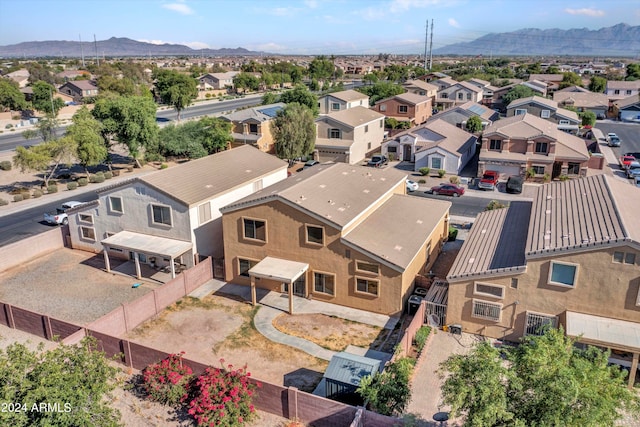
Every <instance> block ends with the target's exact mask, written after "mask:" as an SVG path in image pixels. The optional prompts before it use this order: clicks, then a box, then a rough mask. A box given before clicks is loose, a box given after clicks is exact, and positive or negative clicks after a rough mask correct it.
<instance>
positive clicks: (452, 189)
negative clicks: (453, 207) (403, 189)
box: [429, 184, 464, 197]
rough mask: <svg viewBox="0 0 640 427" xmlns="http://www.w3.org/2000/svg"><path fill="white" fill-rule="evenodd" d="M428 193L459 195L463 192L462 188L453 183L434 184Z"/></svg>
mask: <svg viewBox="0 0 640 427" xmlns="http://www.w3.org/2000/svg"><path fill="white" fill-rule="evenodd" d="M429 193H431V194H433V195H436V196H437V195H438V194H442V195H445V196H453V197H459V196H462V195H463V194H464V188H463V187H460V186H459V185H455V184H440V185H436V186H435V187H431V190H429Z"/></svg>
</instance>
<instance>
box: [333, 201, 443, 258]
mask: <svg viewBox="0 0 640 427" xmlns="http://www.w3.org/2000/svg"><path fill="white" fill-rule="evenodd" d="M450 207H451V202H448V201H444V200H433V199H424V198H422V197H414V196H407V195H401V194H394V195H393V196H392V197H391V198H390V199H389V200H387V201H386V202H385V203H384V204H383V205H382V206H380V207H379V208H378V209H376V210H375V211H374V212H373V213H371V214H370V215H369V216H368V217H366V218H365V219H364V220H363V221H362V222H361V223H360V224H358V225H357V226H356V227H355V228H354V229H353V230H351V231H349V232H348V233H347V234H346V235H345V236H343V237H342V240H343V241H344V242H345V243H346V244H348V245H350V246H353V247H356V248H359V249H362V250H364V251H366V252H368V253H370V254H372V255H374V256H376V257H377V258H379V259H382V260H384V261H386V262H388V263H391V264H393V265H394V266H396V267H397V268H398V269H399V270H404V269H406V268H407V267H408V266H409V265H410V264H411V262H412V261H413V259H414V258H415V257H416V255H417V254H418V253H419V251H420V249H421V248H422V246H423V245H424V244H425V243H426V242H427V240H428V239H429V236H430V235H431V234H432V233H433V231H434V230H435V228H436V225H438V223H439V222H440V220H442V218H443V217H444V216H445V215H446V214H447V212H448V211H449V208H450ZM399 219H400V220H401V222H398V220H399Z"/></svg>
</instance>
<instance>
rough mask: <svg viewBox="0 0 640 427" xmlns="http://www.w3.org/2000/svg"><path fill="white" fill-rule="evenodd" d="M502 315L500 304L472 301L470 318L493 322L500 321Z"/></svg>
mask: <svg viewBox="0 0 640 427" xmlns="http://www.w3.org/2000/svg"><path fill="white" fill-rule="evenodd" d="M501 314H502V304H498V303H495V302H488V301H481V300H476V299H474V300H473V306H472V312H471V316H472V317H476V318H478V319H486V320H493V321H494V322H499V321H500V315H501Z"/></svg>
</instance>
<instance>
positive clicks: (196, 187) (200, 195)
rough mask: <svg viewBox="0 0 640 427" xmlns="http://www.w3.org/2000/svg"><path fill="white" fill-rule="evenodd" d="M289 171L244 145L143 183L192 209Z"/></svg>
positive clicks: (163, 172)
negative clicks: (268, 177)
mask: <svg viewBox="0 0 640 427" xmlns="http://www.w3.org/2000/svg"><path fill="white" fill-rule="evenodd" d="M286 168H287V163H286V162H285V161H283V160H280V159H278V158H277V157H275V156H272V155H270V154H266V153H263V152H262V151H260V150H258V149H257V148H254V147H252V146H250V145H243V146H240V147H238V148H233V149H231V150H226V151H222V152H220V153H216V154H212V155H210V156H207V157H203V158H200V159H196V160H191V161H189V162H186V163H183V164H181V165H178V166H174V167H171V168H168V169H164V170H161V171H158V172H154V173H152V174H149V175H145V176H143V177H141V178H140V180H141V181H143V182H145V183H147V184H149V185H151V186H153V187H155V188H157V189H159V190H160V191H162V192H164V193H166V194H168V195H170V196H172V197H173V198H175V199H177V200H179V201H181V202H183V203H184V204H186V205H187V206H191V205H194V204H197V203H199V202H202V201H204V200H208V199H211V198H213V197H215V196H217V195H220V194H223V193H226V192H228V191H231V190H233V189H234V188H236V187H239V186H241V185H244V184H247V183H249V182H252V181H256V180H258V179H259V178H261V177H263V176H265V175H267V174H270V173H273V172H276V171H277V170H280V169H286Z"/></svg>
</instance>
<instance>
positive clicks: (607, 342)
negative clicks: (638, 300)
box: [565, 311, 640, 388]
mask: <svg viewBox="0 0 640 427" xmlns="http://www.w3.org/2000/svg"><path fill="white" fill-rule="evenodd" d="M565 333H566V334H567V336H570V337H574V338H576V339H577V340H578V342H581V343H584V344H592V345H597V346H600V347H607V348H610V349H612V350H619V351H624V352H628V353H632V354H633V360H632V362H631V370H630V371H629V384H628V385H629V388H633V385H634V383H635V379H636V371H637V369H638V355H639V354H640V324H638V323H634V322H627V321H624V320H618V319H609V318H607V317H600V316H592V315H589V314H583V313H575V312H572V311H567V312H566V332H565Z"/></svg>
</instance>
